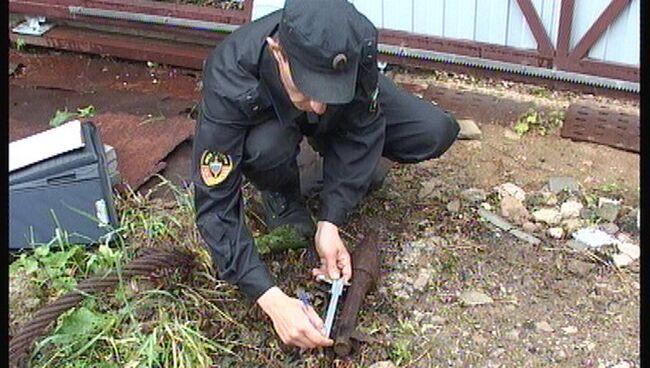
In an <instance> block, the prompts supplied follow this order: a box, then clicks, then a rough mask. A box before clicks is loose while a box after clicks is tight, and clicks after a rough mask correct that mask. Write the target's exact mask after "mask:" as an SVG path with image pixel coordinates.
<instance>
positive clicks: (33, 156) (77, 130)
mask: <svg viewBox="0 0 650 368" xmlns="http://www.w3.org/2000/svg"><path fill="white" fill-rule="evenodd" d="M83 146H84V142H83V137H82V134H81V122H80V121H79V120H73V121H70V122H67V123H65V124H63V125H61V126H58V127H56V128H52V129H48V130H46V131H44V132H41V133H38V134H34V135H31V136H29V137H26V138H23V139H19V140H17V141H14V142H11V143H9V172H12V171H14V170H17V169H20V168H23V167H26V166H29V165H32V164H35V163H37V162H39V161H43V160H45V159H48V158H50V157H54V156H57V155H60V154H62V153H65V152H68V151H72V150H75V149H78V148H81V147H83Z"/></svg>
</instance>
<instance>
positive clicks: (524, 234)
mask: <svg viewBox="0 0 650 368" xmlns="http://www.w3.org/2000/svg"><path fill="white" fill-rule="evenodd" d="M509 233H510V234H512V235H513V236H515V237H517V238H518V239H520V240H523V241H525V242H527V243H529V244H531V245H539V244H541V243H542V241H541V240H539V239H538V238H536V237H534V236H532V235H530V234H528V233H527V232H524V231H521V230H519V229H510V231H509Z"/></svg>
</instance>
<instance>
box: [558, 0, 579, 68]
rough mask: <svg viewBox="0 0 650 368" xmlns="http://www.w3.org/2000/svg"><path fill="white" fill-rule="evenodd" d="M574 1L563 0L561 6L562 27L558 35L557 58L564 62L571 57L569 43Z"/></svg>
mask: <svg viewBox="0 0 650 368" xmlns="http://www.w3.org/2000/svg"><path fill="white" fill-rule="evenodd" d="M574 5H575V1H574V0H562V3H561V5H560V25H559V30H558V35H557V50H556V57H557V58H558V59H559V60H558V61H562V60H564V59H565V58H567V57H568V56H569V43H570V40H571V28H572V25H573V8H574Z"/></svg>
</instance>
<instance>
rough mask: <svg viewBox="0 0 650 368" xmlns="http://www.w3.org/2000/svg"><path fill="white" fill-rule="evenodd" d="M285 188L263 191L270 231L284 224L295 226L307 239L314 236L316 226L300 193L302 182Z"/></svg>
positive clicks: (263, 201)
mask: <svg viewBox="0 0 650 368" xmlns="http://www.w3.org/2000/svg"><path fill="white" fill-rule="evenodd" d="M285 188H287V189H285V190H282V191H278V192H272V191H262V203H263V205H264V211H265V214H266V218H265V221H266V226H267V228H268V229H269V232H270V231H273V229H276V228H278V227H280V226H283V225H289V226H291V227H293V228H294V229H295V230H296V231H297V232H298V233H299V234H300V235H302V236H304V237H305V238H306V239H311V238H312V237H313V236H314V232H315V230H316V227H315V225H314V222H313V221H312V219H311V215H310V213H309V210H308V209H307V206H306V204H305V200H304V199H303V198H302V196H301V195H300V184H299V183H298V184H296V185H291V186H286V187H285Z"/></svg>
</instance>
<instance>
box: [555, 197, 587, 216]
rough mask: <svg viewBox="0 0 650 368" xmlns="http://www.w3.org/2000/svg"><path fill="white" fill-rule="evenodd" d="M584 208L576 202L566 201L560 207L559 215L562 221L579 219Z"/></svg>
mask: <svg viewBox="0 0 650 368" xmlns="http://www.w3.org/2000/svg"><path fill="white" fill-rule="evenodd" d="M583 207H584V206H583V205H582V203H580V202H578V201H566V202H564V203H562V206H561V207H560V214H561V215H562V218H563V219H568V218H577V217H580V211H581V210H582V208H583Z"/></svg>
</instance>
